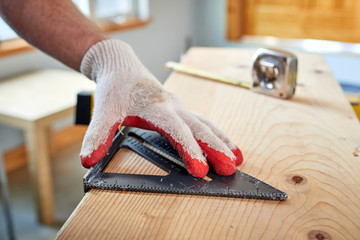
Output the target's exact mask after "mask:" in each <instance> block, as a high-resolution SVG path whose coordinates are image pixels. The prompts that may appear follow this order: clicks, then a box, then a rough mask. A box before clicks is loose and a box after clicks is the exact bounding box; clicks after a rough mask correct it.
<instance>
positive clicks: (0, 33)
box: [0, 18, 18, 42]
mask: <svg viewBox="0 0 360 240" xmlns="http://www.w3.org/2000/svg"><path fill="white" fill-rule="evenodd" d="M17 37H18V35H17V34H16V33H15V32H14V31H13V30H12V29H11V28H10V27H9V26H8V25H7V24H6V22H5V21H4V20H3V19H2V18H0V42H2V41H5V40H10V39H14V38H17Z"/></svg>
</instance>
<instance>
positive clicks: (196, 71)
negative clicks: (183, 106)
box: [165, 62, 252, 89]
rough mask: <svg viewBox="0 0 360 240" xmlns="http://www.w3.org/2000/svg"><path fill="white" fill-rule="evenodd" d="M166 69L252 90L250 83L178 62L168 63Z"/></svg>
mask: <svg viewBox="0 0 360 240" xmlns="http://www.w3.org/2000/svg"><path fill="white" fill-rule="evenodd" d="M165 67H166V68H171V69H173V70H175V71H178V72H182V73H186V74H189V75H193V76H197V77H202V78H207V79H211V80H214V81H218V82H223V83H228V84H232V85H236V86H239V87H242V88H247V89H250V88H251V85H252V84H251V83H249V82H243V81H239V80H236V79H233V78H228V77H225V76H222V75H219V74H214V73H210V72H206V71H202V70H199V69H195V68H191V67H187V66H184V65H182V64H180V63H176V62H167V63H166V64H165Z"/></svg>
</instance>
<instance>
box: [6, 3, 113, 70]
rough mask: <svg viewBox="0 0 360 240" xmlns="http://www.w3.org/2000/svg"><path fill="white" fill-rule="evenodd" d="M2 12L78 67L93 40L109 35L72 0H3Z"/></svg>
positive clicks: (19, 30) (38, 42) (12, 23)
mask: <svg viewBox="0 0 360 240" xmlns="http://www.w3.org/2000/svg"><path fill="white" fill-rule="evenodd" d="M0 13H1V16H2V17H3V18H4V19H5V21H7V23H8V24H9V25H10V26H11V27H12V28H13V29H14V30H15V31H16V32H17V33H18V34H19V35H20V36H21V37H23V38H24V39H25V40H27V41H28V42H29V43H31V44H32V45H34V46H35V47H37V48H39V49H40V50H42V51H44V52H46V53H47V54H49V55H51V56H53V57H54V58H56V59H58V60H59V61H61V62H63V63H64V64H66V65H68V66H69V67H71V68H73V69H75V70H79V68H80V63H81V60H82V58H83V56H84V54H85V53H86V51H87V50H88V49H89V48H90V47H91V46H92V45H93V44H95V43H97V42H99V41H101V40H105V39H108V37H107V36H106V35H105V34H104V33H103V32H102V31H101V30H100V29H99V28H98V27H97V26H96V25H95V24H93V23H92V22H91V21H90V20H88V19H87V18H86V17H85V16H83V15H82V14H81V13H80V12H79V10H78V9H77V8H76V6H75V5H74V4H73V3H72V1H70V0H31V1H29V0H0Z"/></svg>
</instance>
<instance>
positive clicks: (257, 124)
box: [58, 48, 360, 239]
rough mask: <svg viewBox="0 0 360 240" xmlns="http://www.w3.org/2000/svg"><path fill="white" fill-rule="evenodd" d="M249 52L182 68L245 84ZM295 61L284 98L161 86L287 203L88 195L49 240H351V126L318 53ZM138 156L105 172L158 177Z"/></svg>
mask: <svg viewBox="0 0 360 240" xmlns="http://www.w3.org/2000/svg"><path fill="white" fill-rule="evenodd" d="M253 53H254V51H253V50H244V49H212V48H193V49H191V50H190V52H188V53H187V55H186V56H185V58H184V59H183V63H184V64H186V65H188V66H191V67H197V68H200V69H202V70H210V71H213V72H215V73H223V74H226V73H228V74H229V75H234V76H238V77H240V78H242V79H243V80H248V81H250V74H249V70H248V68H249V63H250V60H251V57H252V55H253ZM297 55H298V58H299V75H298V77H299V81H298V82H299V84H298V88H297V92H296V94H295V96H294V98H292V99H290V100H282V99H277V98H272V97H268V96H264V95H260V94H256V93H253V92H251V91H249V90H245V89H241V88H236V87H234V86H231V85H226V84H222V83H217V82H213V81H209V80H205V79H200V78H196V77H192V76H187V75H184V74H180V73H173V74H172V75H171V76H170V77H169V79H168V81H167V82H166V84H165V86H166V88H167V89H168V90H170V91H173V92H176V93H177V94H178V95H179V96H180V97H181V98H182V99H183V103H184V106H185V107H186V108H187V109H189V110H191V111H194V112H199V113H202V114H204V115H206V116H207V117H208V118H210V119H211V120H212V121H214V122H215V123H216V124H217V125H218V126H219V127H220V128H222V129H223V130H224V131H225V132H227V133H228V135H229V136H230V138H231V139H233V140H234V141H235V143H236V144H237V145H238V146H239V147H240V148H241V149H242V151H243V154H244V159H245V160H244V163H243V164H242V165H241V166H240V167H239V169H241V170H242V171H244V172H246V173H248V174H250V175H253V176H255V177H257V178H259V179H261V180H264V181H265V182H267V183H269V184H271V185H273V186H275V187H277V188H279V189H281V190H283V191H285V192H286V193H287V194H288V195H289V198H288V200H286V201H283V202H278V201H263V200H249V199H234V198H217V197H208V196H188V195H171V194H155V193H154V194H152V193H136V192H117V191H102V190H90V191H89V192H88V193H86V194H85V196H84V198H83V200H82V201H81V203H80V204H79V205H78V207H77V208H76V210H75V211H74V212H73V214H72V215H71V216H70V218H69V219H68V221H67V222H66V223H65V225H64V226H63V228H62V229H61V230H60V232H59V234H58V239H358V237H359V235H360V186H359V184H358V182H359V180H360V158H359V152H360V125H359V122H358V121H357V119H356V116H355V114H354V112H353V110H352V109H351V106H350V105H349V103H348V101H347V99H346V98H345V96H344V94H343V93H342V91H341V89H340V87H339V85H338V83H337V82H336V81H335V80H334V78H333V76H332V73H331V71H330V69H329V67H328V66H327V64H326V63H325V61H324V59H323V57H322V56H320V55H315V54H305V53H297ZM121 151H122V150H121ZM140 159H141V158H140V157H139V156H137V155H136V154H134V153H132V152H130V151H129V150H124V151H122V152H120V153H119V154H118V155H117V156H116V157H115V158H114V159H113V160H112V162H111V163H110V165H109V166H108V168H107V171H121V172H128V171H130V172H133V171H145V172H147V173H146V174H149V173H150V174H154V173H157V172H159V170H158V169H157V168H155V167H154V168H151V169H150V168H147V167H142V166H145V165H147V163H146V161H145V160H143V161H141V160H140ZM145 172H144V174H145Z"/></svg>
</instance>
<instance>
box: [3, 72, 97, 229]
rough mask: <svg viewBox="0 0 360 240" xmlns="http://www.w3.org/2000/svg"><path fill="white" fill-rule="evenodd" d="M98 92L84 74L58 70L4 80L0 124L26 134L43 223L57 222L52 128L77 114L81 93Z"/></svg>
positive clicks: (39, 215)
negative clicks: (52, 161) (76, 107)
mask: <svg viewBox="0 0 360 240" xmlns="http://www.w3.org/2000/svg"><path fill="white" fill-rule="evenodd" d="M94 89H95V84H94V82H92V81H90V80H89V79H87V78H86V77H84V76H83V75H81V74H80V73H76V72H73V71H64V70H55V69H44V70H37V71H33V72H29V73H24V74H22V75H19V76H14V77H10V78H8V79H4V80H1V81H0V124H3V125H6V126H10V127H14V128H17V129H21V130H23V131H24V136H25V137H24V138H25V145H26V147H27V152H28V158H29V169H30V172H31V181H32V186H33V193H34V197H35V198H34V199H35V202H36V205H37V214H38V219H39V221H40V222H41V223H44V224H48V225H50V224H53V223H54V206H53V205H54V201H53V200H54V199H53V184H52V182H53V181H52V170H51V151H52V138H51V136H52V134H51V133H52V127H53V125H54V124H55V123H56V122H58V121H61V120H64V119H66V118H68V117H71V116H74V115H75V105H76V95H77V93H78V92H79V91H82V90H88V91H93V90H94ZM79 161H80V159H79Z"/></svg>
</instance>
